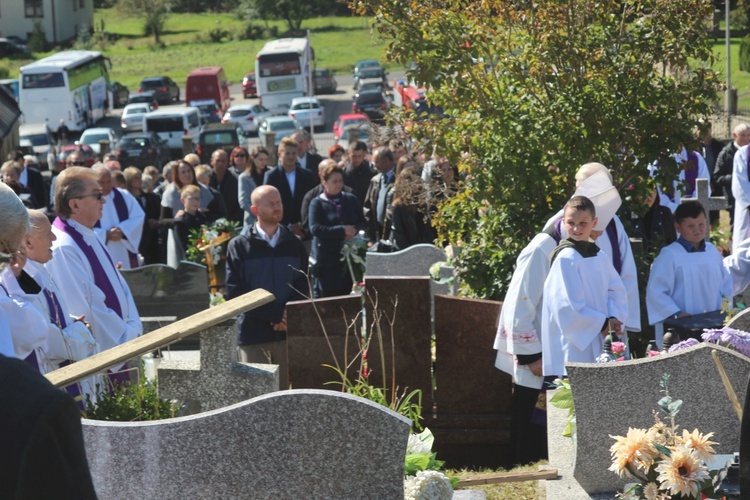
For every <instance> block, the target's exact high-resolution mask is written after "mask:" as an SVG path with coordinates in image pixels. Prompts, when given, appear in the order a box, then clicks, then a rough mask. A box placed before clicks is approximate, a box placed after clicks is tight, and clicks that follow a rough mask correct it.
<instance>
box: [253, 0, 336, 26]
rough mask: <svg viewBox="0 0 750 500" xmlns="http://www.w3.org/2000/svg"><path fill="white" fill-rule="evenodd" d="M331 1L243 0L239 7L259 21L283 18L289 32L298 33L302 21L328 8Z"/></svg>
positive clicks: (330, 5)
mask: <svg viewBox="0 0 750 500" xmlns="http://www.w3.org/2000/svg"><path fill="white" fill-rule="evenodd" d="M332 3H333V2H332V1H331V0H308V1H304V2H303V1H299V0H245V1H244V2H243V4H242V7H241V9H242V10H243V11H244V12H247V13H249V15H251V16H253V19H260V20H261V21H268V20H270V19H283V20H284V21H286V24H287V27H288V29H289V32H290V33H300V32H301V29H302V21H304V20H305V19H308V18H310V17H311V16H313V15H315V14H319V13H321V12H325V11H328V10H330V9H331V8H332ZM251 20H252V19H251Z"/></svg>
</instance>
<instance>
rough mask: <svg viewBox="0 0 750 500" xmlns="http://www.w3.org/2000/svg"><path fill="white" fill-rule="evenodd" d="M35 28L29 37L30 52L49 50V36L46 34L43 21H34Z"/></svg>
mask: <svg viewBox="0 0 750 500" xmlns="http://www.w3.org/2000/svg"><path fill="white" fill-rule="evenodd" d="M33 26H34V27H33V28H32V29H31V35H29V51H31V52H45V51H46V50H47V35H46V34H45V33H44V28H43V27H42V20H41V19H36V18H35V19H34V25H33Z"/></svg>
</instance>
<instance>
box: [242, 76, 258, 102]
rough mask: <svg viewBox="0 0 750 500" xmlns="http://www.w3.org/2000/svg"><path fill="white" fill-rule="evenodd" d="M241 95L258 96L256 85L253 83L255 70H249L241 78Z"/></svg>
mask: <svg viewBox="0 0 750 500" xmlns="http://www.w3.org/2000/svg"><path fill="white" fill-rule="evenodd" d="M242 97H244V98H245V99H247V98H248V97H258V87H256V85H255V72H254V71H251V72H250V73H248V74H246V75H245V78H243V79H242Z"/></svg>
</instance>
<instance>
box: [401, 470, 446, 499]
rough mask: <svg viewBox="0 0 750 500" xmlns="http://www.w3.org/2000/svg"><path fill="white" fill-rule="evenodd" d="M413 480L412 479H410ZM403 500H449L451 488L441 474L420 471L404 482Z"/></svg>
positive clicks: (431, 471) (432, 471)
mask: <svg viewBox="0 0 750 500" xmlns="http://www.w3.org/2000/svg"><path fill="white" fill-rule="evenodd" d="M412 478H413V479H412ZM404 498H405V499H409V500H412V499H413V500H451V499H452V498H453V488H452V487H451V483H450V480H448V478H447V477H446V476H445V474H443V473H442V472H438V471H436V470H421V471H419V472H417V475H416V476H411V477H410V478H407V479H406V480H404Z"/></svg>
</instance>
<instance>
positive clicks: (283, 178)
mask: <svg viewBox="0 0 750 500" xmlns="http://www.w3.org/2000/svg"><path fill="white" fill-rule="evenodd" d="M315 168H316V173H315V174H314V173H312V172H310V171H309V170H306V169H304V168H301V167H300V166H299V163H298V162H297V142H295V141H294V140H293V139H290V138H289V137H284V138H283V139H282V140H281V144H280V145H279V165H278V166H276V167H274V168H272V169H270V170H267V171H266V175H265V177H264V178H263V184H265V185H269V186H273V187H275V188H276V189H278V190H279V193H280V195H281V202H282V203H283V204H284V214H283V219H282V220H281V223H282V224H284V225H285V226H287V228H289V229H290V230H291V231H292V233H294V234H295V235H296V236H297V237H298V238H303V239H304V237H305V234H304V232H303V230H302V201H303V200H304V199H305V195H306V194H307V192H308V191H310V190H311V189H312V188H314V187H315V185H316V184H317V183H318V176H317V165H316V167H315Z"/></svg>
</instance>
